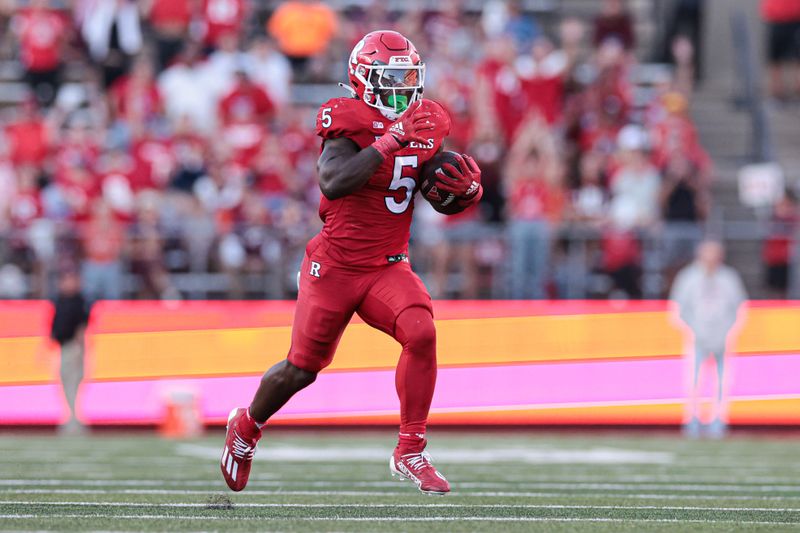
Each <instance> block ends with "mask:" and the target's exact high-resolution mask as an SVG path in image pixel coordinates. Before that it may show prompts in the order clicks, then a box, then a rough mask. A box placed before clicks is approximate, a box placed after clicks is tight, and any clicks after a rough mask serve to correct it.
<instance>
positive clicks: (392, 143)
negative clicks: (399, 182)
mask: <svg viewBox="0 0 800 533" xmlns="http://www.w3.org/2000/svg"><path fill="white" fill-rule="evenodd" d="M421 103H422V101H421V100H417V101H416V102H414V103H413V104H411V106H410V107H409V108H408V109H407V110H406V112H405V113H403V116H402V117H400V118H399V119H398V120H397V121H396V122H395V123H394V124H392V125H391V126H390V127H389V131H388V132H387V133H386V134H385V135H383V136H382V137H381V138H380V139H378V140H377V141H375V142H374V143H372V147H373V148H375V149H376V150H377V151H378V153H380V154H381V155H382V156H383V158H384V159H386V157H388V156H389V155H390V154H392V153H394V152H396V151H398V150H400V149H401V148H404V147H406V146H408V144H409V143H410V142H417V143H419V144H425V143H427V142H428V138H429V137H430V134H431V132H432V131H433V129H434V127H435V124H434V121H433V114H432V113H431V112H430V111H420V110H419V107H420V104H421Z"/></svg>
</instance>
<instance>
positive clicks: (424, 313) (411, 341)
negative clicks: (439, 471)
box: [395, 307, 436, 451]
mask: <svg viewBox="0 0 800 533" xmlns="http://www.w3.org/2000/svg"><path fill="white" fill-rule="evenodd" d="M395 338H396V339H397V340H398V341H399V342H400V344H402V345H403V353H402V354H401V355H400V361H399V362H398V363H397V372H396V374H395V386H396V387H397V395H398V396H399V397H400V439H399V443H398V446H399V447H400V448H401V450H406V449H408V450H411V451H417V448H419V451H421V449H422V448H424V446H425V427H426V426H427V423H428V411H429V410H430V408H431V400H432V399H433V389H434V388H435V387H436V329H435V327H434V325H433V317H432V316H431V313H430V311H429V310H427V309H425V308H423V307H410V308H408V309H406V310H405V311H403V312H402V313H400V316H399V317H398V318H397V324H396V326H395Z"/></svg>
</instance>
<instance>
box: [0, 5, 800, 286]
mask: <svg viewBox="0 0 800 533" xmlns="http://www.w3.org/2000/svg"><path fill="white" fill-rule="evenodd" d="M6 4H9V6H10V7H6V9H5V11H4V12H3V14H2V16H1V17H0V19H2V26H3V29H2V33H1V34H0V41H2V42H3V43H7V44H8V46H5V45H4V46H3V47H2V49H3V50H4V54H5V55H6V57H3V58H2V62H0V99H2V102H0V103H2V104H3V105H4V106H5V107H4V109H3V110H2V118H0V124H2V136H1V137H0V192H2V194H0V233H1V234H2V237H0V258H2V261H1V262H2V264H3V266H2V268H0V290H2V291H5V292H4V293H3V296H5V297H26V298H27V297H33V298H35V297H44V296H48V295H51V294H52V291H53V288H54V280H55V278H56V275H57V273H58V272H59V271H61V270H64V269H65V268H73V267H76V266H78V267H80V268H81V270H82V272H83V277H84V287H89V288H91V290H92V291H94V292H96V294H94V295H93V296H94V297H96V298H118V297H123V298H286V297H291V296H292V295H293V293H294V291H295V290H296V288H295V281H294V280H295V272H296V268H297V265H298V264H299V261H300V259H301V257H302V251H303V247H304V245H305V242H306V240H307V238H308V237H309V236H310V235H312V234H313V233H314V232H315V231H316V230H317V229H318V227H319V221H318V219H317V217H316V205H317V203H318V198H319V191H318V188H317V185H316V177H315V159H316V155H317V153H318V149H319V144H318V141H317V140H316V139H315V138H314V136H313V117H314V114H315V112H316V106H317V105H318V104H319V103H320V102H322V101H324V100H325V99H326V98H328V97H330V96H333V95H338V94H341V92H342V89H340V88H339V87H338V86H337V85H336V84H337V82H339V81H341V80H343V79H344V73H345V64H344V62H345V59H346V58H347V56H348V54H349V50H350V48H351V47H352V46H353V44H354V43H355V42H357V40H358V38H359V37H360V36H361V35H362V34H363V33H365V32H366V31H368V30H370V29H374V28H376V27H388V28H396V29H399V30H401V31H403V32H404V33H406V34H407V35H410V36H411V38H412V39H413V40H414V42H415V43H416V45H417V47H418V48H419V49H420V50H421V51H422V53H423V56H424V59H425V61H426V62H427V65H428V77H427V84H426V95H427V96H428V97H430V98H434V99H437V100H439V101H441V102H442V103H443V104H444V105H445V106H446V107H447V109H448V110H449V112H450V113H451V115H452V117H453V121H454V123H455V124H456V125H457V127H456V128H454V132H455V134H454V135H453V136H452V137H451V139H450V146H449V148H450V149H455V150H462V151H464V150H468V151H469V152H470V153H473V154H474V155H475V158H476V159H477V160H478V162H479V163H480V164H481V166H482V168H483V169H484V185H485V188H486V195H485V197H484V201H483V202H482V205H481V206H480V210H478V211H474V212H472V213H468V214H465V215H462V216H457V217H451V218H443V217H441V216H439V215H438V214H436V213H435V212H433V211H432V210H431V209H429V206H428V205H427V204H425V202H422V201H419V202H417V213H416V215H415V216H416V228H415V229H416V231H415V232H414V239H413V242H412V244H413V259H414V263H415V268H416V269H417V270H418V271H420V273H421V274H422V276H423V278H424V279H425V280H426V282H427V283H428V285H429V286H430V287H431V291H432V293H433V294H434V296H439V297H450V298H484V297H491V298H586V297H589V298H606V297H623V298H640V297H648V298H652V297H662V296H664V295H665V294H666V293H667V291H668V289H669V284H670V282H671V277H672V276H673V275H674V273H675V272H676V271H677V270H678V268H680V267H681V266H683V264H685V262H686V261H688V260H689V259H690V258H691V252H692V248H693V245H694V243H695V242H697V240H698V239H699V238H700V237H701V236H702V235H703V234H704V233H705V232H706V231H707V230H709V229H710V231H712V232H727V230H728V229H729V228H739V227H740V226H741V227H743V228H744V229H743V230H742V231H740V232H739V233H736V234H730V235H729V234H728V233H725V235H723V236H724V237H725V238H728V239H732V240H733V241H734V243H733V246H730V247H729V248H730V249H731V250H732V254H733V257H732V259H733V261H734V263H735V264H736V265H737V266H738V267H739V268H740V269H741V270H743V272H744V274H745V277H746V280H747V283H748V289H750V292H751V294H753V295H755V296H759V295H764V294H767V293H766V292H765V289H764V287H765V284H764V282H763V280H762V278H763V276H761V268H762V265H761V264H760V263H759V262H757V261H755V260H754V258H755V257H759V256H760V255H761V248H760V247H761V241H762V238H763V236H764V232H765V231H767V230H766V229H765V228H769V227H770V226H769V220H770V217H769V215H767V216H765V217H763V219H764V220H763V222H759V221H758V220H757V219H756V217H755V216H754V213H753V211H752V210H750V209H749V208H744V207H742V206H741V205H740V204H739V200H738V197H737V189H736V187H735V183H736V181H735V178H736V173H737V170H738V168H739V167H740V166H741V165H742V164H743V163H746V162H748V161H749V160H751V159H754V158H751V157H749V156H748V155H747V154H748V151H749V149H750V145H749V144H748V143H751V140H749V138H747V134H746V132H749V131H750V124H751V122H752V123H754V121H751V120H749V118H748V117H751V116H755V115H754V114H753V113H750V114H747V113H740V112H737V111H736V110H734V109H732V107H731V106H730V100H731V97H732V96H733V94H732V91H731V90H730V84H729V82H728V80H727V79H725V78H724V77H722V79H723V82H724V83H726V85H724V86H721V85H720V84H719V83H717V84H710V83H701V84H699V85H698V86H697V87H695V80H696V78H698V77H699V75H700V74H701V70H700V69H699V68H698V67H699V65H701V64H702V65H708V66H707V67H706V68H709V69H713V68H715V67H714V65H713V63H714V62H713V61H709V60H708V56H709V54H712V53H718V52H719V51H720V50H726V53H727V54H729V55H731V54H733V56H732V57H730V58H729V59H730V60H731V61H735V60H736V58H737V57H738V56H736V54H739V55H741V54H744V55H747V54H750V53H755V52H754V48H753V46H751V48H750V49H747V50H743V51H737V50H736V49H735V47H732V46H731V42H732V41H731V40H730V39H731V37H730V31H731V30H730V26H729V24H730V21H726V20H719V21H714V23H713V24H711V28H712V31H711V32H710V33H709V35H708V36H705V37H704V39H703V42H702V43H701V42H700V40H699V39H698V38H697V36H696V33H697V32H696V31H694V32H693V30H692V27H693V26H692V24H695V25H696V24H698V21H697V20H696V19H693V18H692V17H693V16H694V17H696V16H699V15H698V14H697V13H694V12H692V11H691V10H690V9H689V10H688V11H687V9H685V8H686V5H685V4H693V3H692V2H688V3H687V2H682V1H676V2H655V1H652V0H637V1H631V2H620V1H615V0H604V1H603V2H593V1H587V0H568V1H564V2H552V1H546V0H538V1H514V2H500V1H490V2H471V1H457V0H448V1H444V2H354V1H353V2H350V1H336V2H324V3H321V2H320V3H315V2H310V3H309V2H305V3H293V2H289V3H284V4H283V6H282V9H283V13H281V14H280V16H279V19H276V18H274V17H275V11H276V8H277V7H278V4H280V2H270V1H247V0H207V1H205V2H200V3H198V4H197V5H198V6H199V9H197V10H194V11H193V10H192V9H191V6H192V5H195V3H193V2H189V1H188V0H186V1H184V0H181V1H170V2H167V1H165V0H149V1H147V2H140V3H138V4H136V6H137V7H138V9H137V8H134V7H132V5H133V4H119V5H120V6H122V7H114V6H117V4H116V3H115V2H107V1H105V0H76V1H74V2H59V1H47V0H32V1H30V2H24V1H18V2H11V3H8V2H6ZM741 4H742V3H741V2H738V3H737V2H733V3H731V7H730V11H731V13H732V14H733V13H734V12H736V10H737V9H739V8H742V6H741ZM750 4H753V3H752V2H751V3H750ZM756 7H757V6H750V7H748V6H744V8H743V9H747V10H748V11H747V13H748V15H752V14H753V12H754V10H755V9H756ZM303 9H309V10H312V11H313V13H311V12H309V13H308V14H306V15H305V16H307V17H309V18H308V19H307V20H312V18H313V20H314V24H315V27H318V28H319V32H317V33H315V36H317V37H318V38H319V39H320V41H319V42H305V41H303V39H299V38H298V36H297V35H295V34H294V33H293V32H294V31H295V29H294V28H293V26H292V24H293V22H292V20H295V21H296V20H297V18H298V17H299V18H301V19H302V17H303V16H304V15H303V14H302V13H300V14H298V13H291V11H292V10H303ZM287 11H289V12H288V13H287ZM656 17H673V18H674V20H675V22H674V23H673V24H670V25H668V27H669V28H670V29H669V30H668V31H667V32H666V33H664V34H663V35H661V34H657V32H656V30H655V28H656V25H655V24H654V20H655V18H656ZM37 24H38V25H40V26H41V28H45V29H44V30H42V31H43V32H44V33H47V34H48V35H49V36H50V37H57V38H51V39H49V40H48V39H44V40H43V41H42V42H39V41H37V39H36V38H35V37H36V35H38V33H37V31H36V25H37ZM32 25H33V26H32ZM757 25H758V22H757V20H756V22H755V23H754V22H753V18H752V16H748V18H747V26H748V28H750V29H749V30H748V31H750V32H751V33H752V34H751V35H750V38H751V39H750V40H751V45H754V43H755V40H756V38H757V35H756V32H758V31H760V28H759V27H756V26H757ZM31 27H33V29H30V28H31ZM695 27H696V26H695ZM47 28H56V31H51V30H48V29H47ZM715 30H716V31H715ZM48 32H49V33H48ZM142 36H145V37H147V38H142ZM150 37H152V39H151V38H150ZM143 43H145V44H143ZM150 43H155V44H154V45H152V44H150ZM476 43H481V44H476ZM484 43H485V44H484ZM281 47H284V49H285V50H283V51H282V50H281ZM698 49H699V50H698ZM5 51H9V53H5ZM284 52H285V53H284ZM37 54H38V56H41V57H38V56H37ZM34 56H36V57H38V59H36V61H38V62H39V63H37V64H36V65H34V66H36V67H37V68H39V67H41V65H42V64H44V67H42V68H44V69H45V70H47V69H49V70H48V74H47V75H42V74H41V73H39V74H37V73H35V72H34V73H32V72H31V71H32V66H31V65H32V64H33V63H31V57H34ZM42 58H44V59H42ZM701 59H703V60H702V61H700V60H701ZM42 68H40V69H39V70H42ZM747 68H749V69H750V71H749V73H746V74H747V75H749V76H751V77H752V76H753V75H754V72H753V68H756V67H754V66H753V65H750V66H749V67H747ZM33 70H35V69H33ZM715 79H720V77H716V78H715ZM743 94H744V93H743ZM740 96H741V95H740ZM744 96H747V98H744V99H743V101H744V105H745V108H747V109H750V110H752V109H755V107H754V106H756V102H760V96H759V95H758V94H755V93H754V94H750V95H746V94H744ZM748 98H749V99H748ZM782 115H783V114H782V113H776V112H774V110H771V109H770V110H768V112H767V114H766V116H765V117H764V121H765V124H767V125H769V124H770V123H771V122H774V123H775V124H777V125H776V126H775V130H776V132H777V133H778V135H775V136H774V137H780V138H781V139H780V141H779V142H778V143H777V145H776V146H777V148H776V150H777V151H778V152H780V153H781V154H785V153H789V156H788V157H792V154H791V153H790V151H789V150H788V149H787V148H786V147H785V145H786V140H785V138H787V137H788V136H789V133H788V132H789V130H791V129H792V127H793V126H794V125H793V124H792V123H791V120H790V119H786V118H785V117H784V116H782ZM794 129H796V127H795V128H794ZM733 132H737V133H736V136H735V139H736V140H735V142H732V141H731V138H730V136H731V134H732V133H733ZM738 132H742V133H738ZM739 141H741V143H740V142H739ZM709 153H710V154H711V155H709ZM712 160H713V163H712ZM787 163H789V164H791V162H787ZM790 218H791V217H790ZM738 221H743V224H738V225H737V224H736V222H738ZM422 228H424V231H421V230H422ZM784 233H786V232H784ZM789 233H791V232H789ZM778 255H780V254H778ZM15 280H16V281H15ZM20 280H24V283H20V282H19V281H20ZM515 280H517V281H520V280H522V283H519V282H517V283H515ZM104 287H105V288H106V289H108V290H105V289H103V288H104ZM109 287H116V288H117V289H109ZM119 288H121V290H119ZM784 290H787V289H784Z"/></svg>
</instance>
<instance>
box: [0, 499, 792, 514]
mask: <svg viewBox="0 0 800 533" xmlns="http://www.w3.org/2000/svg"><path fill="white" fill-rule="evenodd" d="M0 505H55V506H65V507H72V506H76V507H164V508H206V507H208V506H209V504H207V503H144V502H137V503H129V502H65V501H55V502H51V501H16V500H4V501H0ZM233 506H234V507H248V508H281V507H289V508H292V507H299V508H306V507H309V508H312V507H313V508H319V509H331V508H340V507H344V508H353V509H373V508H375V509H383V508H393V507H400V508H414V509H416V508H420V507H423V508H446V509H568V510H587V509H593V510H616V509H625V510H634V511H652V510H662V511H726V512H728V511H733V512H737V511H740V512H768V513H800V508H791V507H780V508H779V507H701V506H662V505H560V504H552V505H547V504H496V505H494V504H476V505H471V504H463V503H423V504H415V503H397V504H394V503H385V504H382V503H234V504H233Z"/></svg>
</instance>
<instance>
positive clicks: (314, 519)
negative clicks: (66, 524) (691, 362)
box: [0, 514, 793, 525]
mask: <svg viewBox="0 0 800 533" xmlns="http://www.w3.org/2000/svg"><path fill="white" fill-rule="evenodd" d="M0 518H3V519H30V518H36V519H50V518H80V519H82V520H85V519H87V518H88V519H97V518H114V519H121V520H231V517H228V516H175V515H173V514H163V515H156V514H148V515H135V514H134V515H116V514H92V515H83V514H48V515H41V516H40V515H34V514H0ZM235 519H236V520H239V521H241V520H247V521H253V520H258V521H263V520H264V518H263V517H256V516H237V517H235ZM269 519H270V520H272V521H275V520H283V521H302V522H616V523H627V522H642V523H648V522H655V523H671V524H684V523H689V524H744V525H791V524H792V523H793V522H779V521H778V522H776V521H766V520H763V521H759V520H714V519H706V520H697V519H691V520H681V519H677V518H607V517H575V518H572V517H553V518H546V517H538V516H537V517H535V516H522V517H509V516H497V517H495V516H426V517H408V516H377V517H367V516H359V517H353V518H347V517H341V516H332V517H322V516H298V517H274V516H271V517H270V518H269Z"/></svg>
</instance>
